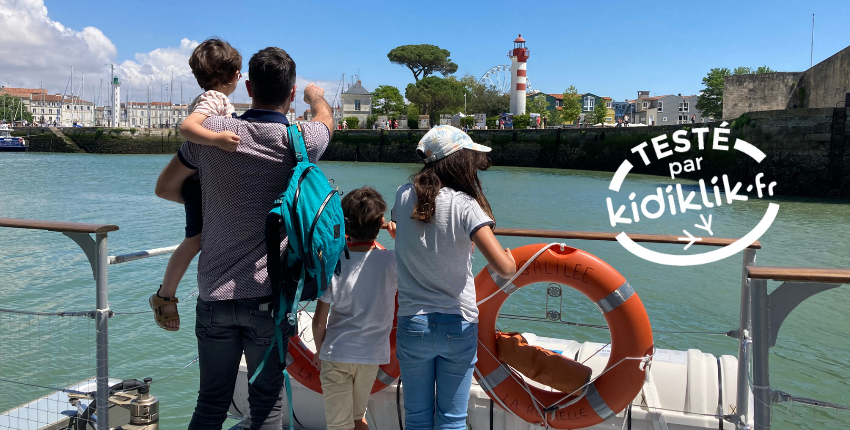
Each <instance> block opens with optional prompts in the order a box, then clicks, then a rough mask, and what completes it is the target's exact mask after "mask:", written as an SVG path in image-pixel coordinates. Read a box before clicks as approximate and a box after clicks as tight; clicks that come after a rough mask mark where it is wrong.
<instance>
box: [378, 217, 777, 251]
mask: <svg viewBox="0 0 850 430" xmlns="http://www.w3.org/2000/svg"><path fill="white" fill-rule="evenodd" d="M381 228H383V229H386V228H387V224H386V223H385V224H384V225H382V226H381ZM493 234H495V235H496V236H520V237H545V238H550V239H577V240H605V241H610V242H614V241H616V240H617V235H619V233H605V232H601V231H569V230H539V229H532V228H503V227H496V230H494V231H493ZM629 237H630V238H631V239H632V240H633V241H635V242H651V243H672V244H674V245H681V244H682V241H681V240H679V237H681V236H674V235H669V234H639V233H631V234H629ZM737 240H738V239H731V238H726V237H703V238H702V240H700V241H697V242H694V245H704V246H727V245H731V244H733V243H735V242H736V241H737ZM747 248H750V249H761V242H759V241H755V242H753V243H751V244H750V246H748V247H747Z"/></svg>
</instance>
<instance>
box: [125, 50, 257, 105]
mask: <svg viewBox="0 0 850 430" xmlns="http://www.w3.org/2000/svg"><path fill="white" fill-rule="evenodd" d="M196 46H198V42H197V41H195V40H189V39H185V38H184V39H182V40H181V41H180V46H177V47H166V48H157V49H154V50H153V51H151V52H148V53H137V54H136V55H135V60H125V61H124V62H123V63H121V64H120V65H118V66H117V67H116V69H115V74H116V75H118V77H119V79H120V80H121V88H122V94H123V95H122V96H121V97H122V98H125V97H126V95H127V92H128V91H131V94H132V98H133V99H134V100H147V97H148V95H147V91H148V88H149V87H150V90H151V95H150V97H151V100H152V101H158V100H160V97H162V99H164V100H168V95H167V93H166V86H170V85H171V82H172V79H173V82H174V84H173V85H174V87H173V89H174V91H173V93H172V99H171V101H173V102H174V103H180V98H181V94H180V92H181V84H182V92H183V95H182V97H183V101H184V102H185V103H188V102H189V101H191V100H192V99H193V98H194V97H195V96H197V95H198V94H200V93H201V92H202V90H201V87H199V86H198V82H197V81H196V80H195V77H194V76H193V75H192V69H190V68H189V56H190V55H192V51H193V50H194V49H195V47H196ZM160 90H161V91H162V96H160V94H161V93H160ZM243 92H244V90H243ZM246 97H247V96H246Z"/></svg>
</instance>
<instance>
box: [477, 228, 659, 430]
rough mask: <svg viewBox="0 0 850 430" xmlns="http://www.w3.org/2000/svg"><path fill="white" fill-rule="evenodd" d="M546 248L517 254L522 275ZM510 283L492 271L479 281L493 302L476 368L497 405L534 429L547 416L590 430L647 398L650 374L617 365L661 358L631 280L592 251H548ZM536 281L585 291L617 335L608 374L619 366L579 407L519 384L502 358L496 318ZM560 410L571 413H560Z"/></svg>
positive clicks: (483, 310)
mask: <svg viewBox="0 0 850 430" xmlns="http://www.w3.org/2000/svg"><path fill="white" fill-rule="evenodd" d="M545 246H546V245H540V244H537V245H527V246H523V247H521V248H517V249H514V250H512V251H511V253H512V254H513V256H514V259H515V260H516V262H517V267H518V268H521V267H522V266H523V265H524V264H525V263H526V262H527V261H528V260H529V259H531V258H532V257H533V256H534V254H536V253H537V252H538V251H540V249H541V248H543V247H545ZM508 281H509V280H508V279H504V278H501V277H499V276H498V275H496V273H495V272H492V271H491V270H490V268H489V267H485V268H484V269H483V270H482V271H481V272H480V273H479V274H478V276H476V277H475V292H476V294H477V297H478V300H479V301H480V300H483V299H484V298H487V297H490V299H489V300H486V301H485V302H484V303H481V304H480V305H479V316H478V327H479V330H478V342H479V343H478V362H477V363H476V365H475V367H476V379H478V382H479V384H480V385H481V388H482V389H484V390H485V391H486V392H487V394H488V395H489V396H490V398H492V399H493V400H494V401H496V403H499V404H501V405H503V406H502V407H503V408H505V407H507V408H509V409H510V411H509V412H513V413H514V414H516V415H517V416H519V417H520V418H522V419H523V420H525V421H527V422H529V423H533V424H543V420H544V418H543V417H541V414H540V412H539V411H538V410H542V411H543V415H545V420H546V421H547V423H548V425H549V426H550V427H553V428H557V429H576V428H583V427H589V426H592V425H595V424H598V423H601V422H603V421H605V420H607V419H608V418H611V417H612V416H614V415H616V414H617V413H619V412H620V411H622V410H623V409H625V408H626V406H628V405H629V403H631V402H632V400H634V398H635V397H636V396H637V395H638V393H640V390H641V387H642V386H643V383H644V379H645V377H646V373H645V372H646V370H645V369H646V368H645V367H644V366H641V365H640V363H639V362H638V361H637V360H625V361H622V362H621V363H620V364H619V365H618V364H617V363H618V362H620V361H621V360H624V359H626V358H640V357H646V356H647V355H651V354H652V352H653V341H652V329H651V327H650V324H649V317H648V316H647V314H646V310H645V309H644V307H643V303H642V302H641V300H640V298H639V297H638V296H637V294H636V293H635V292H634V289H632V287H631V286H630V285H629V283H628V282H627V281H626V279H625V278H624V277H623V276H622V275H620V273H619V272H617V270H615V269H614V268H613V267H611V266H610V265H608V264H607V263H605V262H604V261H602V260H600V259H599V258H597V257H595V256H593V255H591V254H589V253H587V252H584V251H582V250H579V249H575V248H570V247H563V248H561V247H560V246H557V245H556V246H553V247H551V248H549V249H547V250H545V251H543V252H542V254H540V256H539V257H538V258H537V259H536V260H534V261H533V262H532V263H531V264H530V265H529V266H528V267H527V268H526V270H524V271H523V272H522V273H521V274H520V275H519V276H518V277H517V278H516V279H515V280H514V282H513V284H511V285H506V284H507V282H508ZM536 282H547V283H552V282H554V283H559V284H564V285H568V286H570V287H572V288H574V289H576V290H578V291H579V292H581V293H582V294H584V295H585V296H586V297H587V298H589V299H590V300H591V301H593V302H594V303H595V304H596V305H597V306H598V307H599V309H600V310H601V311H602V313H603V314H604V315H605V321H606V322H607V323H608V327H609V329H610V331H611V354H610V356H609V358H608V364H607V365H606V367H605V368H606V369H609V367H611V366H613V367H611V368H610V370H608V371H607V372H606V373H604V374H603V375H602V376H601V377H599V378H598V379H597V380H595V381H594V382H593V383H592V384H590V385H588V386H587V387H586V389H585V391H584V392H583V396H582V397H581V398H579V399H578V400H577V401H575V402H571V399H572V400H575V397H572V398H569V399H564V396H565V394H564V393H560V392H557V391H545V390H543V389H540V388H537V387H534V386H530V385H529V386H524V385H522V384H520V382H518V381H517V380H516V379H515V378H513V377H511V375H512V372H513V371H512V370H511V368H510V367H509V366H508V365H507V364H505V363H504V362H502V361H500V360H499V359H498V358H496V357H497V354H496V318H497V317H498V315H499V310H500V309H501V307H502V304H503V303H504V302H505V300H506V299H507V298H508V296H509V295H510V294H511V293H513V292H514V291H516V290H518V289H520V288H522V287H524V286H526V285H529V284H533V283H536ZM503 287H504V288H503ZM500 289H501V291H500ZM494 293H495V295H494ZM491 295H492V297H491ZM517 378H522V376H521V375H519V376H517ZM526 389H528V390H529V391H530V392H531V394H529V392H527V391H526ZM532 395H533V396H534V398H536V399H537V400H538V401H539V403H538V406H535V404H534V403H533V400H532ZM556 403H557V404H558V405H565V406H563V407H561V408H558V407H557V405H556ZM570 403H571V404H570ZM541 404H542V406H540V405H541Z"/></svg>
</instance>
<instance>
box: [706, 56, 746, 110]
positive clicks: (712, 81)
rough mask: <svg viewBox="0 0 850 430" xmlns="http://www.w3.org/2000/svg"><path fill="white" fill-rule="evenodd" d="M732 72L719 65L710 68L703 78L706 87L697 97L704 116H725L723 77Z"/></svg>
mask: <svg viewBox="0 0 850 430" xmlns="http://www.w3.org/2000/svg"><path fill="white" fill-rule="evenodd" d="M738 69H740V67H739V68H738ZM730 74H732V71H731V70H729V69H727V68H726V67H719V68H714V69H711V70H709V72H708V75H706V76H705V77H704V78H702V84H703V85H704V86H705V88H703V89H702V90H700V94H699V96H698V97H697V110H699V111H700V112H702V116H707V117H709V118H720V117H722V116H723V78H725V77H726V76H729V75H730Z"/></svg>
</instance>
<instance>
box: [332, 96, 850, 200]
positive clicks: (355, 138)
mask: <svg viewBox="0 0 850 430" xmlns="http://www.w3.org/2000/svg"><path fill="white" fill-rule="evenodd" d="M848 117H850V116H848V115H847V109H845V108H840V109H829V108H820V109H794V110H777V111H763V112H754V113H750V114H745V115H742V116H741V117H739V118H737V119H736V120H734V121H731V122H730V124H729V125H728V127H729V128H730V133H729V143H730V145H731V144H734V142H735V139H737V138H740V139H742V140H745V141H747V142H749V143H751V144H753V145H754V146H756V147H758V148H759V149H761V150H762V151H763V152H764V153H765V155H766V157H765V159H764V160H763V161H762V162H761V163H756V162H755V161H754V160H753V159H752V158H750V157H749V156H747V155H746V154H744V153H742V152H740V151H735V150H729V151H717V150H712V149H711V138H710V136H713V133H714V129H715V128H717V127H720V124H721V123H719V122H714V123H709V124H680V125H669V126H651V127H619V128H616V127H615V128H574V129H572V128H571V129H546V130H471V131H470V132H469V135H470V136H471V137H472V139H473V140H474V141H476V142H479V143H482V144H485V145H487V146H490V147H492V148H493V151H492V152H491V153H490V156H491V158H492V160H493V164H494V165H496V166H520V167H546V168H556V169H576V170H597V171H606V172H614V171H616V170H617V168H618V167H619V166H620V164H621V163H622V162H623V160H624V159H628V160H629V161H630V162H631V164H632V165H633V166H634V168H633V169H632V173H637V174H648V175H658V176H666V177H668V178H670V166H669V161H680V162H682V161H683V158H684V157H685V156H686V157H687V158H688V159H692V160H696V158H697V157H701V158H702V160H701V170H700V171H695V172H690V173H685V172H683V173H681V174H680V175H677V178H679V177H680V178H691V179H698V178H711V177H712V176H715V175H716V176H720V177H722V175H724V174H726V175H728V177H729V178H730V182H731V183H732V184H733V186H734V183H735V181H741V182H743V184H744V188H745V187H746V185H747V184H750V183H753V181H754V178H755V176H756V175H757V174H758V173H764V174H765V177H764V178H763V179H762V182H764V181H768V182H770V181H774V180H775V181H777V182H778V185H777V188H776V192H777V193H778V194H780V195H791V196H816V197H839V198H850V118H848ZM694 127H708V128H709V129H710V130H709V133H707V134H706V143H707V144H706V145H705V148H704V149H702V150H700V149H699V148H698V145H697V138H696V136H695V135H694V134H693V133H690V132H689V133H688V135H687V138H688V140H690V141H691V149H690V150H689V151H688V152H687V153H685V154H677V155H676V156H675V157H671V158H670V159H669V160H662V161H658V160H657V159H656V156H655V154H654V151H653V149H652V144H651V143H650V139H652V138H653V137H656V136H659V135H662V134H667V140H666V142H667V143H668V144H669V145H670V147H672V146H674V145H673V143H672V134H673V132H675V131H676V130H688V131H690V130H691V129H692V128H694ZM426 131H427V130H383V131H380V130H344V131H337V132H335V133H334V136H333V144H332V145H330V147H329V148H328V150H327V151H326V152H325V155H324V157H323V159H325V160H337V161H362V162H389V163H417V162H419V160H418V157H417V156H416V154H415V152H414V148H415V146H416V143H417V142H418V141H419V139H420V138H421V137H422V136H423V135H424V134H425V132H426ZM643 142H647V143H648V145H647V147H646V149H645V151H646V152H647V154H648V155H649V158H650V161H651V163H650V164H649V165H646V164H645V163H644V162H643V161H642V159H641V157H640V155H639V154H638V153H633V152H632V151H631V149H632V148H634V147H635V146H637V145H640V144H641V143H643Z"/></svg>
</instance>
